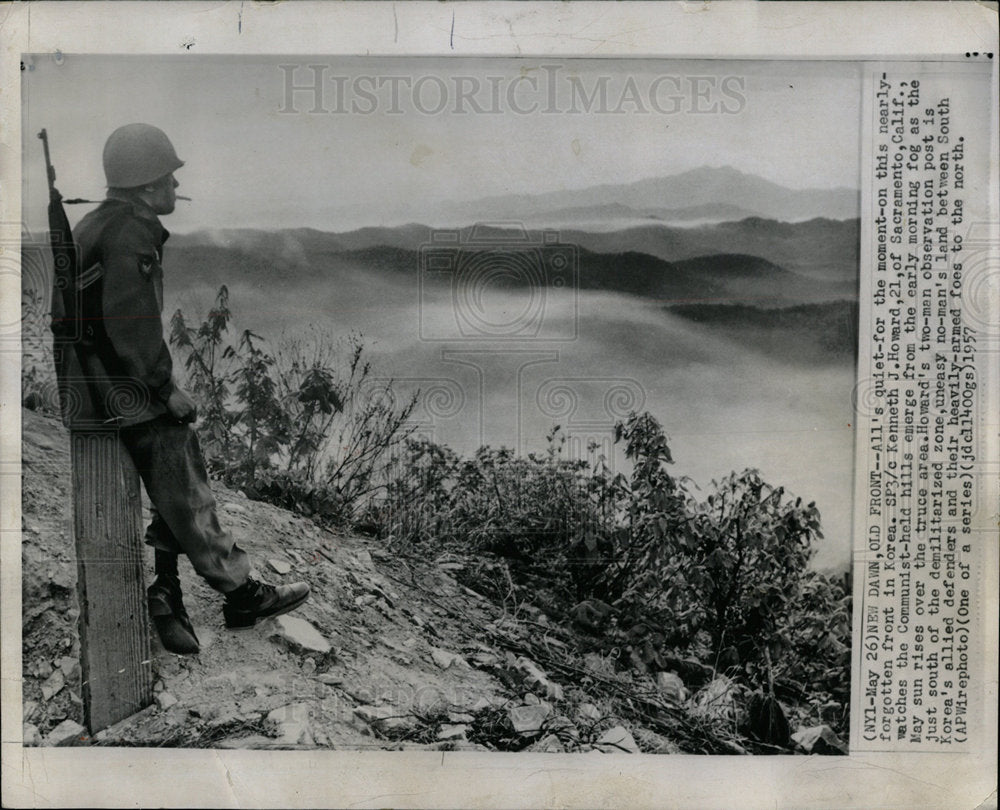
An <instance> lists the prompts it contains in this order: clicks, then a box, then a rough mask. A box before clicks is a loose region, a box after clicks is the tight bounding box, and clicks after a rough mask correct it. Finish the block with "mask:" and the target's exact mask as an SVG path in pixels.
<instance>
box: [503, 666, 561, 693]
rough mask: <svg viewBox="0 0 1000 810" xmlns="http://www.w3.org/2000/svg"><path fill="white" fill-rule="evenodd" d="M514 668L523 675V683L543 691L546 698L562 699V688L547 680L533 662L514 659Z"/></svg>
mask: <svg viewBox="0 0 1000 810" xmlns="http://www.w3.org/2000/svg"><path fill="white" fill-rule="evenodd" d="M514 666H515V667H516V668H517V669H518V670H519V671H520V672H522V673H523V674H524V680H525V682H527V683H528V684H529V685H531V686H534V687H536V688H538V689H541V690H543V691H544V692H545V696H546V697H547V698H551V699H552V700H562V699H563V690H562V687H561V686H560V685H559V684H557V683H555V682H554V681H551V680H549V677H548V676H547V675H546V674H545V673H544V672H543V671H542V670H541V668H540V667H539V666H538V664H536V663H535V662H534V661H532V660H531V659H529V658H525V657H524V656H521V657H519V658H517V659H515V661H514Z"/></svg>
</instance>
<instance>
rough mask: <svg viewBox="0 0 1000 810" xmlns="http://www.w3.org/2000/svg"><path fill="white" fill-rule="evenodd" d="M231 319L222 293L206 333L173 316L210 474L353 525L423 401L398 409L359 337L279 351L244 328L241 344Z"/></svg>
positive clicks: (309, 341) (292, 343) (318, 340)
mask: <svg viewBox="0 0 1000 810" xmlns="http://www.w3.org/2000/svg"><path fill="white" fill-rule="evenodd" d="M231 316H232V313H231V311H230V309H229V292H228V290H227V289H226V287H224V286H223V287H221V288H220V289H219V292H218V295H217V296H216V299H215V302H214V304H213V306H212V308H211V310H210V311H209V314H208V317H207V318H206V319H205V320H204V321H203V322H202V323H201V324H200V325H199V326H197V327H190V326H188V325H187V323H186V321H185V319H184V315H183V313H182V312H181V311H180V310H178V311H177V312H175V313H174V315H173V317H172V318H171V326H170V343H171V345H173V346H175V347H176V348H177V349H178V350H179V353H180V356H181V357H182V358H183V368H184V371H185V375H186V380H185V385H186V386H187V387H188V389H189V390H190V393H191V394H192V395H193V396H194V397H195V399H196V401H197V402H198V404H199V412H200V420H199V423H198V431H199V435H200V436H201V437H202V439H203V445H204V450H205V456H206V460H207V463H208V465H209V468H210V469H211V470H212V471H213V473H215V474H216V475H218V476H220V477H221V478H222V479H223V480H224V481H225V482H226V483H228V484H229V485H231V486H235V487H240V488H243V489H244V490H245V491H246V492H247V494H248V495H250V496H251V497H257V498H262V499H266V500H268V501H271V502H274V503H277V504H279V505H282V506H285V507H288V508H295V509H296V510H297V511H302V512H304V513H306V514H310V515H314V516H319V517H322V518H323V519H324V520H327V521H334V522H337V521H339V522H346V521H350V520H352V519H353V518H354V517H356V515H357V514H358V513H359V512H360V510H361V509H362V508H363V507H364V504H365V503H366V501H367V499H368V498H370V497H371V495H372V494H373V493H374V492H375V491H376V490H377V489H378V487H379V486H380V482H379V476H378V472H379V471H380V470H381V468H382V466H383V465H384V464H385V462H386V459H387V458H388V455H389V453H390V451H391V450H392V449H393V448H394V447H396V446H397V445H398V444H399V443H401V442H402V441H403V440H405V438H406V437H407V435H408V428H407V420H408V419H409V416H410V414H411V413H412V411H413V408H414V406H415V404H416V397H417V395H416V394H414V396H413V397H412V398H411V399H410V400H408V401H406V402H404V403H403V404H402V405H399V404H397V402H396V400H395V397H394V396H393V391H392V381H391V380H388V381H381V382H377V381H376V380H375V379H374V376H373V374H372V367H371V364H370V363H369V362H368V361H367V359H366V358H365V349H364V343H363V342H362V339H361V337H360V336H351V337H349V338H348V339H346V341H335V340H334V339H332V338H331V337H330V336H329V335H328V334H326V333H323V332H320V331H318V330H314V331H313V333H312V334H311V335H309V336H308V337H306V338H292V339H287V340H285V341H283V342H282V343H281V344H280V345H279V346H278V348H277V350H275V351H272V350H270V349H269V347H268V343H267V341H266V340H265V339H264V338H263V337H261V336H260V335H257V334H255V333H253V332H251V331H249V330H246V331H243V332H242V333H241V335H240V339H239V341H238V342H237V343H236V344H235V345H233V344H232V343H229V342H228V341H227V340H226V333H227V332H228V329H229V324H230V320H231Z"/></svg>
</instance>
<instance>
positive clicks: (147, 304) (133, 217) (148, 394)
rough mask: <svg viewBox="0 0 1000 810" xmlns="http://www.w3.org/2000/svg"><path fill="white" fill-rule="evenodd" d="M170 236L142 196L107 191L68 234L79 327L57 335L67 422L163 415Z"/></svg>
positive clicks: (168, 367)
mask: <svg viewBox="0 0 1000 810" xmlns="http://www.w3.org/2000/svg"><path fill="white" fill-rule="evenodd" d="M168 236H169V233H168V232H167V230H166V229H165V228H164V227H163V226H162V225H161V224H160V221H159V218H158V217H157V216H156V214H155V213H154V212H153V211H152V209H150V208H149V207H148V206H146V205H145V203H143V202H142V201H141V200H137V199H133V198H131V197H127V198H126V197H116V196H113V195H109V197H108V199H106V200H105V201H104V202H103V203H101V205H100V206H99V207H98V208H97V209H95V210H94V211H91V212H90V213H89V214H87V216H85V217H84V218H83V219H82V220H81V221H80V223H79V224H78V225H77V227H76V228H74V229H73V237H74V241H75V242H76V245H77V249H78V251H79V259H80V268H81V274H80V279H79V283H78V295H79V297H78V299H77V300H78V301H79V309H80V327H81V328H80V329H79V330H78V335H76V336H75V338H74V340H76V339H78V340H79V343H78V345H71V343H67V342H66V341H65V340H64V341H63V343H64V345H63V346H60V345H59V343H60V341H59V339H58V337H57V340H56V346H57V352H56V355H57V356H56V370H57V372H58V374H57V376H58V378H59V383H60V388H61V391H60V394H61V399H62V400H63V407H62V411H63V419H64V421H65V422H66V424H67V426H68V427H83V426H93V425H94V424H117V425H120V426H124V425H130V424H137V423H139V422H144V421H148V420H150V419H154V418H156V417H158V416H160V415H162V414H164V413H166V412H167V408H166V402H167V399H168V398H169V397H170V394H171V392H172V391H173V390H174V383H173V381H172V372H173V364H172V361H171V358H170V351H169V349H168V348H167V344H166V341H165V340H164V334H163V323H162V320H161V316H162V313H163V269H162V259H163V243H164V242H165V241H166V240H167V237H168Z"/></svg>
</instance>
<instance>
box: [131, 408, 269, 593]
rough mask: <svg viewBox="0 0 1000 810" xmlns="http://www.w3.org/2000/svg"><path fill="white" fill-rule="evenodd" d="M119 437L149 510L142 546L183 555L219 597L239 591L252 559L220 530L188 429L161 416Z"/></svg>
mask: <svg viewBox="0 0 1000 810" xmlns="http://www.w3.org/2000/svg"><path fill="white" fill-rule="evenodd" d="M120 435H121V439H122V443H123V444H124V445H125V447H126V449H127V450H128V452H129V455H130V456H131V457H132V461H133V463H134V464H135V466H136V469H137V470H138V471H139V476H140V477H141V478H142V483H143V485H144V486H145V488H146V494H147V495H149V500H150V501H151V502H152V505H153V519H152V521H151V523H150V524H149V527H148V528H147V530H146V538H145V541H146V543H147V544H148V545H151V546H153V547H155V548H158V549H160V550H162V551H167V552H171V553H173V554H186V555H187V557H188V559H189V560H190V561H191V565H192V567H193V568H194V570H195V571H196V572H197V573H198V574H199V575H200V576H201V577H203V578H204V579H205V581H206V582H207V583H208V584H209V585H211V586H212V587H213V588H214V589H215V590H217V591H220V592H221V593H228V592H229V591H232V590H235V589H236V588H238V587H240V586H241V585H243V584H244V583H245V582H246V581H247V577H248V576H249V574H250V559H249V557H248V556H247V554H246V552H245V551H243V549H241V548H240V547H239V546H238V545H236V542H235V541H234V540H233V537H232V535H231V534H230V533H229V532H227V531H224V530H223V528H222V526H221V525H220V524H219V518H218V515H217V514H216V504H215V496H214V495H212V490H211V489H209V486H208V473H207V472H206V470H205V459H204V457H203V455H202V452H201V445H200V444H199V443H198V436H197V434H196V433H195V432H194V430H192V428H191V427H190V425H187V424H181V423H178V422H177V421H176V420H174V419H173V418H172V417H171V416H169V415H164V416H160V417H158V418H156V419H151V420H149V421H147V422H140V423H139V424H136V425H129V426H127V427H123V428H122V429H121V434H120Z"/></svg>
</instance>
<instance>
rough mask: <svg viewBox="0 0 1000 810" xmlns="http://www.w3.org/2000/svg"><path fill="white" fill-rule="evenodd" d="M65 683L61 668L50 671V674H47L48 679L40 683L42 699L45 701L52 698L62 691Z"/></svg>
mask: <svg viewBox="0 0 1000 810" xmlns="http://www.w3.org/2000/svg"><path fill="white" fill-rule="evenodd" d="M65 685H66V678H65V676H64V675H63V674H62V670H61V669H57V670H56V671H55V672H53V673H52V675H50V676H49V679H48V680H47V681H46V682H45V683H43V684H42V699H43V700H45V701H49V700H52V698H54V697H55V696H56V695H57V694H59V692H61V691H62V688H63V687H64V686H65Z"/></svg>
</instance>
